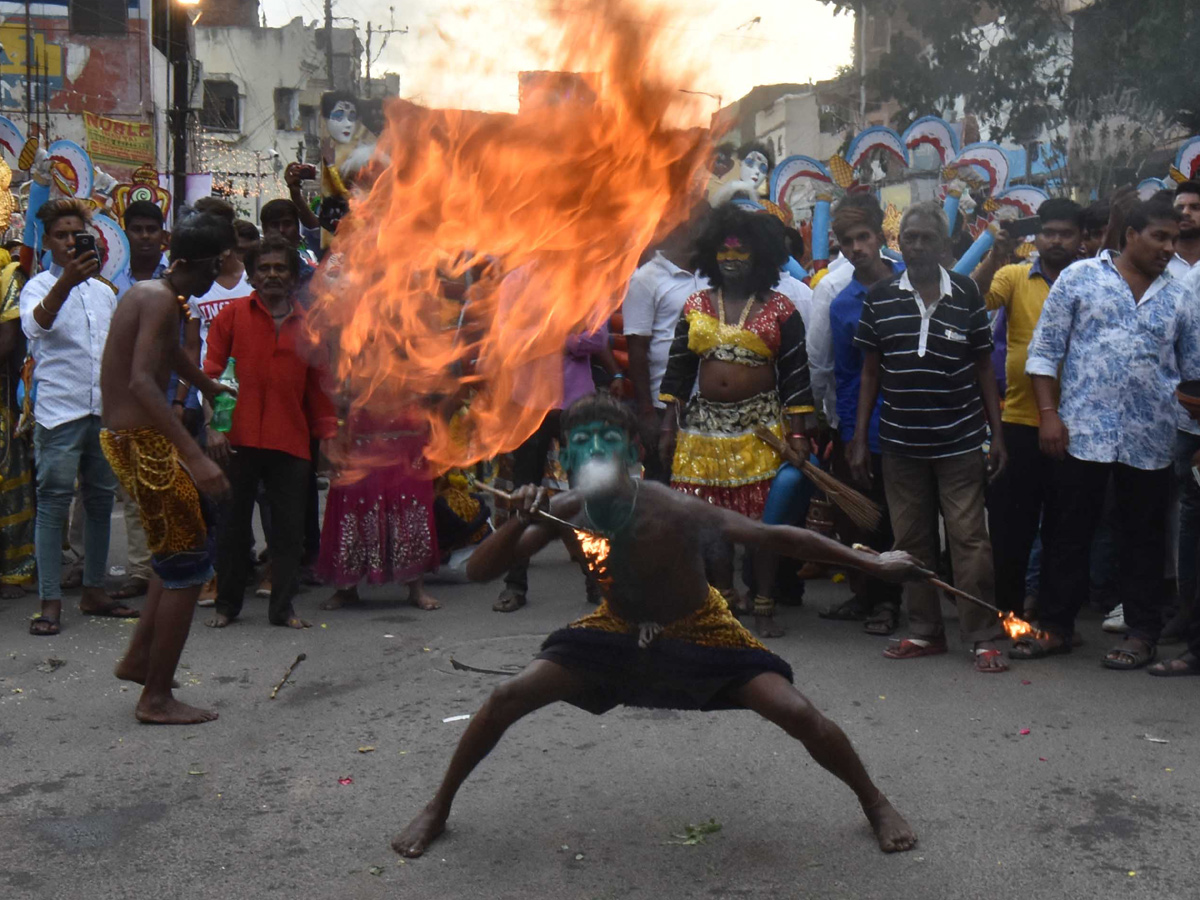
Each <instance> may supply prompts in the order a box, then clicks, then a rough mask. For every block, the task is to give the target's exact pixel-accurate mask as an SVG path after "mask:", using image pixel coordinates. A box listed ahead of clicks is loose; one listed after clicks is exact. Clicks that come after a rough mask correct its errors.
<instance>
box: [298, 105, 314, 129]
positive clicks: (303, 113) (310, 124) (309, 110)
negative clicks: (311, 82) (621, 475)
mask: <svg viewBox="0 0 1200 900" xmlns="http://www.w3.org/2000/svg"><path fill="white" fill-rule="evenodd" d="M300 130H301V131H303V132H304V133H305V134H306V135H307V134H316V133H317V108H316V107H315V106H308V105H307V104H301V106H300Z"/></svg>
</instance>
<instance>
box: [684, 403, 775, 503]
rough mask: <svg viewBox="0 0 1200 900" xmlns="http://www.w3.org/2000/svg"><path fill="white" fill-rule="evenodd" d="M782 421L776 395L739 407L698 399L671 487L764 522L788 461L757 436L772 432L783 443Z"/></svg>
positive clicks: (692, 406)
mask: <svg viewBox="0 0 1200 900" xmlns="http://www.w3.org/2000/svg"><path fill="white" fill-rule="evenodd" d="M781 419H782V417H781V414H780V404H779V394H778V393H776V392H775V391H768V392H766V393H762V394H757V395H755V396H753V397H750V398H748V399H746V400H741V401H738V402H736V403H717V402H714V401H712V400H706V399H705V398H703V397H701V396H699V395H696V396H695V397H693V398H692V399H691V401H690V402H689V403H688V407H687V410H686V412H685V413H684V420H683V425H682V427H681V428H680V429H679V434H678V435H677V436H676V439H675V457H674V459H673V460H672V463H671V487H673V488H675V489H676V490H678V491H683V492H685V493H689V494H695V495H696V496H698V497H700V498H702V499H704V500H707V501H708V502H710V503H713V504H715V505H717V506H721V507H724V508H725V509H731V510H733V511H734V512H739V513H741V514H742V515H744V516H749V517H750V518H752V519H760V518H762V511H763V507H764V506H765V505H766V502H767V494H769V493H770V492H771V482H772V481H773V480H774V478H775V474H776V473H777V472H778V471H779V467H780V465H782V464H783V459H782V457H780V455H779V454H778V453H777V452H776V451H775V449H774V448H773V447H772V446H771V445H770V444H768V443H766V442H765V441H764V440H762V438H760V437H758V435H756V434H755V433H754V432H755V429H757V428H760V427H762V428H767V429H768V430H770V431H771V432H772V433H773V434H774V435H775V436H776V437H778V438H780V439H782V438H783V424H782V420H781Z"/></svg>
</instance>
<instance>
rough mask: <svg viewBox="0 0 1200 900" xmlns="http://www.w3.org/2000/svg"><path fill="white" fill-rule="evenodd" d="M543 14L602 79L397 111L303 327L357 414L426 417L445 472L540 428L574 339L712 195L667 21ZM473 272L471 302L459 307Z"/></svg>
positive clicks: (602, 4) (609, 10) (581, 6)
mask: <svg viewBox="0 0 1200 900" xmlns="http://www.w3.org/2000/svg"><path fill="white" fill-rule="evenodd" d="M546 15H547V16H548V17H549V19H550V21H551V22H552V23H554V24H555V25H556V26H557V28H558V29H559V31H560V32H561V35H562V38H561V44H560V47H559V52H560V56H561V62H562V65H563V67H564V68H566V67H569V68H570V69H571V70H572V71H573V72H587V73H590V74H587V75H550V76H546V77H544V78H541V79H540V80H535V81H534V83H532V84H531V83H526V84H523V85H522V88H523V90H522V95H523V96H522V109H521V112H520V113H518V114H517V115H503V114H496V115H490V114H483V113H475V112H470V111H464V110H430V109H424V108H421V107H418V106H415V105H413V104H411V103H406V102H404V101H395V102H393V103H392V104H391V105H389V107H388V108H387V118H388V123H387V127H386V129H385V133H384V134H383V135H382V136H381V138H380V141H379V145H378V150H379V151H380V153H381V154H383V155H384V156H380V157H379V159H386V162H385V163H384V165H385V167H384V168H382V171H380V172H379V174H378V176H377V177H376V179H375V181H374V183H373V184H372V185H371V187H370V189H369V192H366V193H359V194H358V195H355V196H354V197H352V200H351V212H350V214H349V215H348V216H347V217H346V218H345V219H343V220H342V222H341V223H340V225H339V228H338V234H337V237H336V239H335V241H334V243H333V247H332V258H333V260H334V262H333V263H332V264H331V265H330V267H329V269H330V270H331V272H330V274H329V277H327V278H324V279H323V280H320V281H319V283H314V292H315V294H316V298H317V299H316V302H315V305H314V307H313V309H312V311H311V313H310V314H309V319H308V321H309V324H310V327H311V330H312V334H313V336H314V337H315V338H316V339H317V340H319V341H321V342H323V343H325V344H326V345H327V346H330V347H331V348H332V349H333V350H334V352H333V360H334V363H333V368H334V374H335V376H336V379H337V383H338V385H339V386H340V387H341V389H342V390H343V391H344V395H345V398H346V399H347V400H348V402H349V403H350V405H351V407H352V412H365V413H366V414H368V416H369V418H370V419H371V420H373V421H396V420H411V418H412V417H414V416H415V417H417V418H419V419H423V420H424V422H425V423H427V424H428V427H429V431H430V438H429V444H428V446H427V448H426V450H425V456H426V458H427V459H428V460H430V461H431V462H432V463H433V465H434V467H435V469H438V470H442V469H445V468H448V467H451V466H460V465H465V464H469V463H472V462H474V461H477V460H480V459H486V458H490V457H492V456H495V455H496V454H497V453H499V452H503V451H506V450H511V449H513V448H514V447H516V446H518V445H519V444H520V443H521V442H522V441H523V440H524V439H525V438H526V437H528V436H529V435H530V434H532V433H533V432H534V430H535V429H536V428H537V427H538V426H539V425H540V424H541V422H542V419H543V417H544V416H545V414H546V412H548V411H549V410H551V409H554V408H556V407H557V406H558V405H559V404H560V403H561V396H562V358H563V349H564V346H565V345H566V342H567V338H568V337H569V336H570V335H572V334H574V333H579V332H585V331H590V330H593V329H595V328H597V327H599V326H600V325H602V324H604V323H605V322H606V321H607V320H608V318H609V316H610V315H611V314H612V313H613V312H614V311H615V310H616V309H617V308H618V306H619V305H620V302H621V300H622V297H623V295H624V291H625V286H626V284H627V283H628V281H629V278H630V276H631V275H632V274H633V271H634V269H635V268H636V266H637V263H638V259H639V256H640V255H641V253H642V252H643V250H644V249H645V248H646V246H647V245H648V244H650V243H651V242H652V241H653V240H654V239H656V238H661V237H663V236H664V235H665V234H666V233H667V232H668V231H669V230H670V229H672V228H674V227H676V226H677V225H679V224H681V223H682V222H684V221H686V219H687V217H688V213H689V211H690V209H691V207H692V206H693V205H694V203H695V202H696V201H697V200H698V199H699V198H700V196H701V195H702V193H703V179H702V178H700V177H698V176H700V175H701V173H702V170H703V168H704V166H705V164H706V162H707V159H708V153H709V148H710V143H711V140H710V135H709V133H708V132H707V131H704V130H702V129H699V128H692V129H681V128H679V127H674V126H677V125H678V124H679V123H681V122H684V121H686V117H687V115H688V114H689V112H690V111H694V110H696V109H697V108H698V107H697V106H696V105H695V100H696V98H694V97H692V96H689V95H688V94H685V93H682V92H681V91H680V88H681V87H686V86H687V84H686V83H684V82H682V81H680V80H679V78H678V77H676V76H674V75H672V74H671V73H670V72H669V70H668V67H667V65H666V61H665V60H666V59H668V58H670V54H667V53H664V52H662V46H663V45H662V42H661V38H660V32H661V27H660V26H661V24H662V23H661V17H656V16H653V15H648V14H647V12H646V11H645V10H644V9H643V8H642V7H641V4H640V3H639V2H637V0H582V2H579V3H575V4H570V5H569V6H563V7H558V8H556V9H554V10H551V11H549V12H547V13H546ZM656 51H658V52H656ZM468 273H470V276H471V278H472V279H473V283H472V284H471V285H470V287H468V288H467V289H466V292H465V298H464V302H459V301H457V300H450V299H448V294H449V293H450V291H448V290H447V289H446V287H447V282H454V281H456V280H457V281H458V282H462V281H463V280H464V278H465V276H466V275H467V274H468ZM464 406H465V411H464ZM388 462H391V461H388Z"/></svg>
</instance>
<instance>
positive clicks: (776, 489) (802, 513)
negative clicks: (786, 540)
mask: <svg viewBox="0 0 1200 900" xmlns="http://www.w3.org/2000/svg"><path fill="white" fill-rule="evenodd" d="M808 461H809V462H811V463H812V464H813V465H814V466H815V465H819V464H820V460H818V459H817V458H816V457H815V456H810V457H809V460H808ZM814 490H815V488H814V487H813V483H812V481H810V480H809V479H807V478H805V477H804V473H803V472H801V471H800V470H799V469H797V468H796V467H795V466H793V465H792V464H791V463H784V464H783V465H782V466H780V467H779V471H778V472H777V473H776V475H775V480H774V481H773V482H771V492H770V493H769V494H768V495H767V502H766V505H765V506H764V507H763V516H762V520H763V524H764V525H799V526H800V527H801V528H803V527H804V519H805V517H806V516H807V515H808V504H809V502H810V501H811V500H812V496H813V492H814Z"/></svg>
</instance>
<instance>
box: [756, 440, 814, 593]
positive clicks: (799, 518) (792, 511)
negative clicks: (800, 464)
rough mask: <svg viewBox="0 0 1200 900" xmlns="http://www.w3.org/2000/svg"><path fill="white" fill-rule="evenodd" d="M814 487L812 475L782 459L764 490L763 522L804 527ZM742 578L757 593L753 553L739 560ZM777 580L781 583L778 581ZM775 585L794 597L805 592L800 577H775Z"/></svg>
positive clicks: (790, 565) (792, 566) (812, 459)
mask: <svg viewBox="0 0 1200 900" xmlns="http://www.w3.org/2000/svg"><path fill="white" fill-rule="evenodd" d="M809 462H811V463H812V464H813V465H814V466H815V465H817V464H818V463H819V460H818V459H817V458H816V457H815V456H810V457H809ZM815 491H816V488H815V487H814V486H813V483H812V481H811V479H808V478H805V477H804V473H803V472H801V471H800V470H799V469H797V468H796V467H795V466H793V465H792V464H791V463H784V464H783V465H782V466H780V467H779V471H778V472H776V473H775V480H774V481H772V482H771V491H770V493H769V494H767V502H766V504H765V505H764V506H763V515H762V521H763V524H764V525H798V526H800V527H801V528H803V527H804V520H805V518H806V517H807V516H808V504H809V502H810V501H811V500H812V496H813V493H815ZM786 562H787V563H788V564H789V568H790V569H791V570H792V571H793V572H794V571H795V570H796V564H795V563H794V562H793V561H792V560H787V561H786ZM781 568H782V567H781ZM742 580H743V581H744V582H746V586H747V587H749V588H750V590H751V591H752V592H754V593H758V592H759V591H760V590H761V588H760V586H759V584H758V579H757V578H755V577H754V554H753V553H749V552H748V553H747V554H746V556H745V559H743V561H742ZM780 581H783V582H784V583H783V584H780V583H779V582H780ZM776 587H777V592H778V591H784V592H787V593H790V595H791V596H792V597H793V599H794V600H796V601H798V600H799V599H800V598H801V597H803V596H804V582H803V581H799V582H797V583H796V584H794V585H793V584H788V583H787V579H785V578H778V577H777V581H776Z"/></svg>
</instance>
